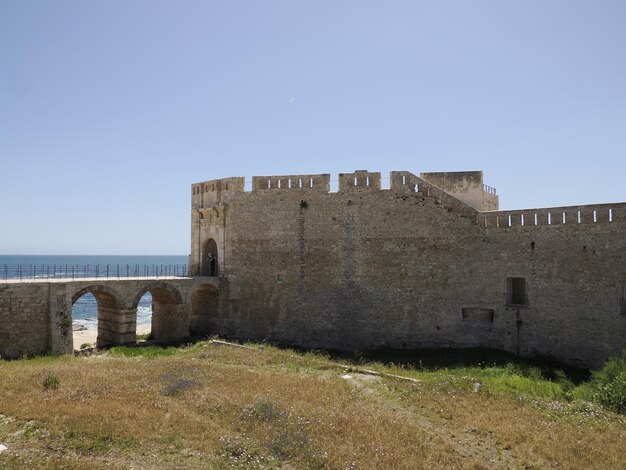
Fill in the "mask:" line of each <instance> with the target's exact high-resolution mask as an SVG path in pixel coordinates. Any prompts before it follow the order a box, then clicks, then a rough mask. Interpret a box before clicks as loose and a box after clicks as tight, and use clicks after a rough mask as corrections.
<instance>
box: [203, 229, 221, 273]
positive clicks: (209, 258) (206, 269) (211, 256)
mask: <svg viewBox="0 0 626 470" xmlns="http://www.w3.org/2000/svg"><path fill="white" fill-rule="evenodd" d="M217 266H218V265H217V243H215V240H213V239H212V238H209V239H208V241H207V242H206V243H205V245H204V253H202V269H201V272H200V275H201V276H217Z"/></svg>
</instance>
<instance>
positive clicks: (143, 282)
mask: <svg viewBox="0 0 626 470" xmlns="http://www.w3.org/2000/svg"><path fill="white" fill-rule="evenodd" d="M219 284H220V281H219V278H217V277H186V278H181V277H166V278H158V279H157V278H124V279H102V278H98V279H96V278H94V279H81V280H70V279H52V280H45V281H39V280H32V281H11V280H8V281H0V356H1V357H5V358H11V357H17V356H20V355H23V354H42V353H53V354H64V353H71V352H72V350H73V346H74V345H73V338H72V306H73V305H74V303H75V302H76V301H77V300H78V299H79V298H80V297H82V296H83V295H85V294H87V293H91V294H92V295H93V296H94V297H95V299H96V301H97V304H98V339H97V345H98V346H106V345H115V344H132V343H135V342H136V328H137V305H138V303H139V300H140V299H141V297H142V296H143V295H144V294H145V293H146V292H150V293H151V295H152V336H153V337H154V339H155V340H157V341H160V342H174V341H180V340H182V339H184V338H187V337H189V336H192V335H202V334H208V333H210V325H211V317H212V316H215V315H216V314H217V310H218V304H219V294H220V286H219Z"/></svg>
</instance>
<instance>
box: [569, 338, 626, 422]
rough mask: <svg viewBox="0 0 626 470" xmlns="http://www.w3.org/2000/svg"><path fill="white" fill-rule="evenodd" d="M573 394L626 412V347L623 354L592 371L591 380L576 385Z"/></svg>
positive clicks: (610, 408)
mask: <svg viewBox="0 0 626 470" xmlns="http://www.w3.org/2000/svg"><path fill="white" fill-rule="evenodd" d="M572 395H573V397H574V398H580V399H585V400H590V401H593V402H595V403H597V404H599V405H601V406H603V407H604V408H606V409H608V410H611V411H614V412H616V413H622V414H626V349H625V350H624V351H622V354H621V356H613V357H611V358H609V360H608V361H606V364H605V365H604V367H603V368H602V369H601V370H598V371H594V372H593V373H592V378H591V381H590V382H588V383H585V384H582V385H580V386H579V387H576V389H574V390H573V393H572Z"/></svg>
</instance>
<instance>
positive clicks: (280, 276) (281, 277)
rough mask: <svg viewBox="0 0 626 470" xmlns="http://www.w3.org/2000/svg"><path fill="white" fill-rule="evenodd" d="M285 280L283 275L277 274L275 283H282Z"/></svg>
mask: <svg viewBox="0 0 626 470" xmlns="http://www.w3.org/2000/svg"><path fill="white" fill-rule="evenodd" d="M284 280H285V275H284V274H277V275H276V282H283V281H284Z"/></svg>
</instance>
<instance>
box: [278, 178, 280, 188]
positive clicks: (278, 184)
mask: <svg viewBox="0 0 626 470" xmlns="http://www.w3.org/2000/svg"><path fill="white" fill-rule="evenodd" d="M278 189H280V180H278Z"/></svg>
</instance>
